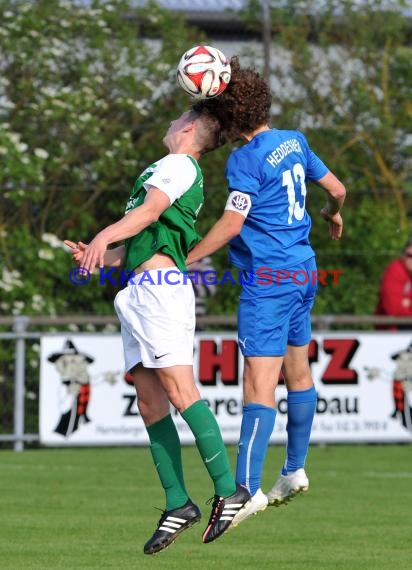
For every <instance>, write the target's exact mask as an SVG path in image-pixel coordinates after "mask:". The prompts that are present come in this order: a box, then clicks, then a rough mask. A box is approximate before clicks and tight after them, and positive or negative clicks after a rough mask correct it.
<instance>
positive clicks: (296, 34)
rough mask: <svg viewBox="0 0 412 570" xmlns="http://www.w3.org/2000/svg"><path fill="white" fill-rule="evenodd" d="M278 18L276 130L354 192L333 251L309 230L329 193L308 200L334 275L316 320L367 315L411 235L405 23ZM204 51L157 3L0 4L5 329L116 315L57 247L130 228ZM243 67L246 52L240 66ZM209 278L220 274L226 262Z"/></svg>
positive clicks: (371, 16) (227, 288) (222, 302)
mask: <svg viewBox="0 0 412 570" xmlns="http://www.w3.org/2000/svg"><path fill="white" fill-rule="evenodd" d="M272 4H273V6H272V8H271V21H272V35H273V44H272V60H271V67H272V73H271V78H270V81H271V86H272V90H273V93H274V106H273V125H274V126H276V127H278V128H298V129H301V130H302V131H304V132H305V133H306V134H307V136H308V139H309V141H310V143H311V145H312V147H313V148H314V149H315V151H316V152H317V153H318V154H319V155H320V156H321V157H322V158H323V159H324V160H325V162H326V163H327V164H328V166H329V167H330V168H331V169H332V170H333V171H334V172H335V173H336V174H337V175H338V176H339V177H340V178H341V179H342V180H343V181H344V183H345V184H346V186H347V188H348V191H349V196H348V201H347V204H346V206H345V210H344V217H345V234H344V238H343V240H342V241H341V242H340V243H332V242H331V241H330V240H329V239H328V236H327V231H326V225H325V223H324V222H323V220H321V219H320V217H319V215H318V212H319V210H320V208H321V206H322V204H323V199H324V197H323V194H322V191H321V190H319V189H317V188H316V187H312V188H311V191H310V196H309V200H308V207H309V209H310V212H311V214H312V216H313V231H312V241H313V244H314V246H315V248H316V250H317V254H318V264H319V267H320V268H322V269H325V270H329V269H332V270H336V269H338V270H342V271H343V274H342V275H340V276H339V285H338V286H333V285H332V284H331V283H330V280H329V279H328V286H327V287H323V288H322V293H321V295H319V297H318V301H317V304H316V309H315V311H316V312H318V313H324V312H326V313H343V312H354V313H370V312H372V311H373V307H374V304H375V300H376V292H377V288H378V283H379V278H380V275H381V272H382V269H383V267H384V265H385V264H386V263H387V262H388V261H389V259H391V258H392V257H394V256H395V255H397V253H398V251H399V249H400V248H401V246H402V244H403V242H404V241H405V239H406V238H407V237H408V236H409V234H410V233H412V232H411V223H410V215H411V210H412V206H411V190H412V188H411V186H412V177H411V160H412V158H411V154H412V143H411V141H412V137H411V133H412V125H411V123H412V104H411V98H410V93H411V85H412V67H411V65H410V61H411V59H412V54H411V47H410V31H411V22H410V21H409V20H408V19H407V18H405V16H404V15H403V14H402V12H400V11H399V9H398V8H399V7H401V3H400V2H395V1H393V2H391V3H388V2H385V4H384V7H385V8H383V4H382V5H381V3H380V2H378V0H372V1H371V2H364V3H359V2H352V1H348V2H338V1H332V0H325V1H324V2H322V3H319V5H321V6H322V10H317V11H315V10H314V7H313V6H314V3H313V2H310V1H302V2H293V1H292V0H287V1H286V2H283V3H282V4H281V6H282V7H281V8H280V7H279V4H280V3H278V2H276V3H275V2H272ZM275 6H276V7H275ZM388 6H389V8H388ZM260 15H261V4H260V2H257V1H254V2H250V3H249V10H247V11H246V12H245V18H246V19H247V21H248V22H249V23H250V25H251V26H252V27H253V26H255V27H256V29H257V30H258V31H259V32H260V31H261V25H262V23H261V21H260ZM256 17H258V18H259V20H258V21H257V20H256ZM202 41H205V42H206V41H207V40H206V38H205V37H204V36H202V34H201V33H199V31H198V30H196V29H194V28H189V27H188V26H187V25H186V24H185V23H184V21H183V16H179V15H177V14H176V13H173V12H170V11H165V10H161V9H159V8H158V7H157V6H156V4H155V3H154V2H153V3H149V4H148V5H147V6H146V7H145V8H139V9H138V8H136V3H134V2H133V1H132V0H108V1H107V2H100V1H93V0H91V1H90V2H89V3H87V4H86V3H82V2H78V3H76V2H72V1H70V2H69V1H65V0H34V1H31V2H19V1H15V0H3V2H1V3H0V191H1V197H2V198H1V201H0V293H1V299H0V313H1V314H11V313H13V314H18V313H24V314H36V313H37V314H51V315H53V314H72V313H77V312H79V313H89V314H90V313H96V314H113V305H112V300H113V297H114V294H115V292H116V289H117V288H116V287H110V286H109V285H106V286H104V287H100V286H98V285H97V282H98V278H97V277H96V276H94V277H93V278H92V281H91V283H90V284H89V285H87V286H83V287H76V286H74V285H71V283H70V281H69V277H68V273H69V271H70V269H71V268H72V263H71V259H70V256H69V255H68V253H67V252H66V251H64V249H63V246H62V240H63V239H65V238H69V239H74V240H78V239H82V240H84V241H87V240H88V239H90V238H91V237H92V236H93V235H94V234H95V233H96V232H97V231H98V230H99V229H100V228H101V227H103V226H104V225H106V224H107V223H109V222H111V221H113V220H114V219H117V218H118V217H120V216H121V215H122V214H123V208H124V204H125V201H126V199H127V197H128V194H129V190H130V187H131V186H132V184H133V182H134V179H135V177H136V175H137V174H139V172H140V171H141V169H142V168H143V167H144V166H146V165H147V164H148V163H149V162H150V161H152V160H154V159H156V158H158V157H159V156H161V155H162V154H163V153H164V148H163V145H162V142H161V138H162V134H163V132H164V130H165V128H166V127H167V125H168V123H169V121H170V120H171V118H173V117H174V116H175V115H176V114H177V113H180V112H181V111H182V109H184V107H185V106H186V105H187V104H188V103H189V100H188V98H187V96H186V95H185V94H184V93H183V92H182V91H181V90H180V89H179V88H178V87H177V85H176V81H175V77H174V70H175V66H176V62H177V60H178V58H179V57H180V55H181V53H183V52H184V51H185V50H186V49H188V48H189V47H191V46H193V45H195V44H198V43H202ZM250 53H251V50H249V48H247V47H246V45H245V47H244V48H242V53H241V54H240V55H241V56H242V61H244V62H245V63H249V61H250V59H249V60H248V59H247V55H249V56H250ZM243 55H244V56H245V57H244V58H243ZM255 61H256V66H257V67H258V66H259V65H260V64H259V62H260V60H259V59H258V58H256V59H255ZM262 69H263V63H262ZM229 150H230V149H229V148H223V149H221V150H219V151H216V152H214V153H212V154H210V155H207V156H206V157H205V158H204V159H203V169H204V173H205V187H206V206H205V208H203V210H202V211H201V215H200V220H199V227H200V231H201V232H205V231H206V230H207V229H208V228H209V227H210V226H211V224H212V223H213V221H214V220H215V219H216V218H217V217H218V216H219V215H220V213H221V211H222V208H223V205H224V203H225V194H226V189H225V179H224V164H225V160H226V158H227V155H228V152H229ZM214 262H215V265H216V269H217V271H218V272H219V273H220V274H222V272H223V271H224V269H226V268H227V265H228V264H227V256H226V251H225V250H222V251H220V252H218V253H217V254H215V255H214ZM237 294H238V288H237V287H233V286H232V285H230V284H227V285H224V286H222V287H219V288H218V292H217V295H216V296H215V297H214V298H213V299H211V301H210V304H209V309H210V311H211V312H213V313H234V312H235V308H236V304H237Z"/></svg>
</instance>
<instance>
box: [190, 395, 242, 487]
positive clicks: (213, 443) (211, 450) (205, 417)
mask: <svg viewBox="0 0 412 570" xmlns="http://www.w3.org/2000/svg"><path fill="white" fill-rule="evenodd" d="M181 415H182V418H183V419H184V420H185V422H186V423H187V424H188V426H189V427H190V429H191V430H192V433H193V435H194V436H195V439H196V445H197V448H198V450H199V453H200V455H201V457H202V460H203V463H204V464H205V467H206V469H207V470H208V472H209V475H210V477H211V478H212V480H213V484H214V486H215V494H216V495H219V496H220V497H229V495H233V493H234V492H235V491H236V483H235V479H234V477H233V474H232V469H231V467H230V462H229V457H228V455H227V451H226V447H225V444H224V443H223V439H222V434H221V433H220V429H219V426H218V423H217V421H216V418H215V416H214V415H213V414H212V412H211V411H210V409H209V408H208V406H207V405H206V403H205V402H204V401H203V400H198V401H197V402H195V403H194V404H192V405H191V406H189V407H188V408H186V410H185V411H184V412H183V413H182V414H181Z"/></svg>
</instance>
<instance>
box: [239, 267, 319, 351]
mask: <svg viewBox="0 0 412 570" xmlns="http://www.w3.org/2000/svg"><path fill="white" fill-rule="evenodd" d="M265 270H266V275H267V277H264V276H263V273H260V275H261V277H260V278H259V276H257V275H255V276H254V279H253V283H250V284H244V285H243V287H242V293H241V295H240V302H239V309H238V336H239V346H240V350H241V351H242V354H243V356H284V355H285V354H286V352H287V345H288V344H290V345H292V346H302V345H304V344H308V343H309V342H310V339H311V318H310V314H311V310H312V307H313V304H314V302H315V297H316V292H317V288H318V287H317V282H318V279H317V273H316V261H315V258H314V257H312V258H310V259H308V260H307V261H305V262H303V263H301V264H300V265H298V266H296V267H289V268H288V269H285V270H278V271H275V270H271V271H270V270H269V268H265Z"/></svg>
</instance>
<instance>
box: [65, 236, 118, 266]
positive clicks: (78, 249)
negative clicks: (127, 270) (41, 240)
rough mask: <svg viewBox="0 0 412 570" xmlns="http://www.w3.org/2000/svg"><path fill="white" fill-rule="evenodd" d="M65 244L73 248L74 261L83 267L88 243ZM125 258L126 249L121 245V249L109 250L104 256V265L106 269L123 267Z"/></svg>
mask: <svg viewBox="0 0 412 570" xmlns="http://www.w3.org/2000/svg"><path fill="white" fill-rule="evenodd" d="M64 243H65V244H66V245H67V246H68V247H70V248H71V255H72V259H73V261H74V262H75V263H76V264H77V265H79V266H80V267H83V265H82V261H83V252H84V251H85V249H86V247H87V243H83V242H82V241H78V242H77V243H75V242H73V241H70V240H65V241H64ZM124 258H125V247H124V245H120V246H119V247H114V248H113V249H108V250H107V251H106V252H105V254H104V265H105V267H121V266H122V265H123V262H124Z"/></svg>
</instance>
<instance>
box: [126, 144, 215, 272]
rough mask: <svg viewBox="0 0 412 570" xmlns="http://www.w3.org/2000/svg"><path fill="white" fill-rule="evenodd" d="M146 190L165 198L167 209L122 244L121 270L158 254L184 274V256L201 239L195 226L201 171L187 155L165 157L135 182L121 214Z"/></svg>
mask: <svg viewBox="0 0 412 570" xmlns="http://www.w3.org/2000/svg"><path fill="white" fill-rule="evenodd" d="M150 186H155V187H156V188H158V189H159V190H161V191H162V192H164V193H165V194H167V196H168V197H169V199H170V206H169V207H168V208H167V209H166V210H165V211H164V212H163V213H162V214H161V216H160V217H159V219H158V221H157V222H154V223H153V224H151V225H150V226H148V227H147V228H146V229H144V230H143V231H142V232H140V233H139V234H137V235H136V236H133V237H131V238H129V239H127V240H125V247H126V257H125V269H128V270H133V269H135V268H136V267H137V266H138V265H141V264H142V263H143V262H145V261H147V260H148V259H150V258H151V257H152V256H153V255H154V254H155V253H156V252H161V253H164V254H166V255H169V256H170V257H171V258H172V259H173V260H174V261H175V263H176V266H177V267H178V268H179V269H180V270H181V271H185V270H186V257H187V254H188V252H189V250H190V249H192V248H193V247H194V246H195V245H196V243H198V242H199V241H200V239H201V237H200V235H199V234H198V233H197V232H196V230H195V223H196V219H197V215H198V213H199V211H200V208H201V207H202V205H203V200H204V198H203V175H202V171H201V170H200V167H199V165H198V163H197V161H196V160H195V159H194V158H193V157H191V156H190V155H187V154H168V155H167V156H165V157H164V158H162V159H161V160H158V161H157V162H155V163H154V164H151V165H150V166H149V167H148V168H146V170H145V171H144V172H143V173H142V174H141V175H140V176H139V178H138V179H137V180H136V182H135V185H134V187H133V190H132V193H131V194H130V197H129V200H128V202H127V205H126V210H125V214H127V213H128V212H130V211H131V210H133V209H134V208H137V207H138V206H140V205H141V204H143V202H144V200H145V198H146V192H147V190H148V189H149V188H150Z"/></svg>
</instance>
